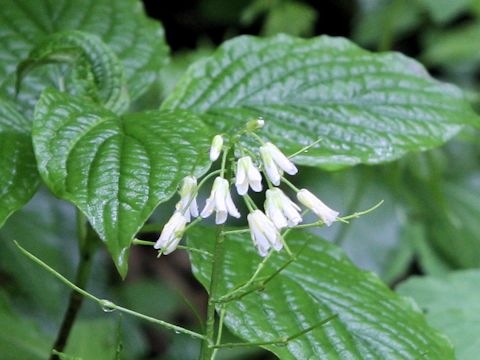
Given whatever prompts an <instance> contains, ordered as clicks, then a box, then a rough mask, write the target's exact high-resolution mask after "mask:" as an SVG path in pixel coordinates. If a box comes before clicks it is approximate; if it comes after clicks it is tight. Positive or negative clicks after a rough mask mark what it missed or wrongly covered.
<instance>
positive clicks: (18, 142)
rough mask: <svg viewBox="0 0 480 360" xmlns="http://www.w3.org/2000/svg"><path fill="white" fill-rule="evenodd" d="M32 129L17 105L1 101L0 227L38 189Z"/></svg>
mask: <svg viewBox="0 0 480 360" xmlns="http://www.w3.org/2000/svg"><path fill="white" fill-rule="evenodd" d="M30 129H31V125H30V123H29V121H28V120H27V119H26V118H24V117H23V116H22V115H21V114H20V113H18V111H17V110H16V109H15V107H14V105H13V104H11V103H10V102H8V101H7V100H4V99H1V98H0V227H1V226H2V225H3V223H4V222H5V220H6V219H7V218H8V217H9V216H10V214H12V212H14V211H15V210H17V209H18V208H20V207H22V206H23V205H25V203H26V202H27V201H28V200H29V199H30V198H31V197H32V196H33V194H34V193H35V191H36V189H37V187H38V183H39V177H38V173H37V169H36V163H35V156H34V155H33V149H32V139H31V135H30Z"/></svg>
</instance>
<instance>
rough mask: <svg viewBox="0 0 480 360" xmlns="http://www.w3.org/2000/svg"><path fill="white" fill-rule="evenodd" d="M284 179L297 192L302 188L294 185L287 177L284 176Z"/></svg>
mask: <svg viewBox="0 0 480 360" xmlns="http://www.w3.org/2000/svg"><path fill="white" fill-rule="evenodd" d="M282 181H283V182H284V183H285V184H287V185H288V186H289V187H290V188H291V189H292V190H293V191H295V192H296V193H297V192H299V191H300V189H299V188H298V187H296V186H295V185H293V184H292V183H291V182H290V181H288V180H287V179H286V178H284V177H283V176H282Z"/></svg>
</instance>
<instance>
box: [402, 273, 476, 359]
mask: <svg viewBox="0 0 480 360" xmlns="http://www.w3.org/2000/svg"><path fill="white" fill-rule="evenodd" d="M479 283H480V271H479V270H469V271H455V272H452V273H449V274H448V275H445V276H442V277H430V276H428V277H414V278H411V279H409V280H407V281H406V282H404V283H402V284H400V286H399V287H398V288H397V291H398V292H399V293H400V294H402V295H405V296H411V297H412V298H413V299H415V301H416V302H417V303H418V304H419V305H420V306H421V307H422V308H423V309H424V310H425V312H426V316H427V320H428V322H429V323H430V324H431V325H432V326H434V327H435V328H437V329H438V330H441V331H442V332H444V333H445V334H446V335H448V337H449V338H450V340H452V342H453V345H454V346H455V352H456V355H457V359H458V360H475V359H477V358H478V353H479V351H480V338H479V337H478V334H479V333H480V302H479V301H478V299H479V297H480V288H479V286H478V284H479Z"/></svg>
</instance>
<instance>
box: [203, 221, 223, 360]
mask: <svg viewBox="0 0 480 360" xmlns="http://www.w3.org/2000/svg"><path fill="white" fill-rule="evenodd" d="M224 239H225V236H224V235H223V226H221V227H220V229H219V232H218V234H217V239H216V241H215V250H214V253H213V262H212V276H211V278H210V290H209V298H208V306H207V322H206V331H205V337H204V341H203V342H202V348H201V351H200V360H211V359H212V355H213V345H214V341H215V339H214V337H215V305H216V303H215V301H214V299H216V298H217V289H218V284H219V282H220V275H221V270H222V264H223V255H224V254H223V252H224Z"/></svg>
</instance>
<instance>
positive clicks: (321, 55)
mask: <svg viewBox="0 0 480 360" xmlns="http://www.w3.org/2000/svg"><path fill="white" fill-rule="evenodd" d="M163 108H164V109H189V110H191V111H195V112H198V113H200V114H202V116H203V117H204V119H205V120H206V121H208V122H209V123H211V124H214V125H215V126H216V127H217V128H218V129H219V130H224V131H230V130H229V129H230V128H231V127H232V126H233V127H234V126H237V127H239V126H241V125H243V124H244V123H245V122H246V121H248V120H250V119H251V118H253V117H258V116H263V117H264V118H265V120H266V125H265V132H264V133H265V136H267V137H268V138H269V139H271V140H272V141H274V142H275V143H276V144H278V145H279V146H281V147H282V148H283V149H284V150H286V151H287V152H295V151H297V150H298V149H299V148H301V147H302V146H305V145H308V144H311V143H312V142H314V141H315V140H317V139H318V138H321V139H322V142H321V143H320V144H319V145H318V146H317V147H315V148H314V149H311V150H310V151H309V152H308V153H304V154H302V155H299V156H298V157H296V158H295V161H296V162H297V163H299V164H304V165H309V166H327V167H338V166H341V165H353V164H357V163H368V164H374V163H381V162H384V161H389V160H393V159H396V158H398V157H400V156H402V155H403V154H405V153H406V152H408V151H418V150H424V149H427V148H431V147H433V146H437V145H440V144H442V143H443V142H444V141H446V140H447V139H449V138H450V137H452V136H453V135H454V134H456V133H457V132H458V131H459V130H460V129H461V127H462V125H463V124H473V123H475V124H478V123H479V119H478V117H477V116H476V115H475V114H474V113H473V112H472V110H471V109H470V107H469V105H468V103H467V102H466V101H465V100H464V98H463V95H462V93H461V92H460V91H459V90H458V89H457V88H455V87H453V86H451V85H446V84H442V83H440V82H437V81H435V80H434V79H432V78H431V77H430V76H429V75H428V73H427V72H426V71H425V69H424V68H423V67H422V66H421V65H420V64H418V63H417V62H415V61H414V60H411V59H409V58H407V57H405V56H402V55H400V54H397V53H386V54H373V53H370V52H368V51H366V50H363V49H361V48H359V47H357V46H356V45H354V44H352V43H351V42H349V41H348V40H346V39H342V38H331V37H327V36H322V37H318V38H313V39H310V40H303V39H298V38H293V37H289V36H286V35H280V36H277V37H274V38H270V39H260V38H255V37H250V36H242V37H239V38H236V39H234V40H232V41H228V42H226V43H225V44H224V45H223V46H222V47H220V49H219V50H217V51H216V52H215V53H214V54H213V55H212V56H211V57H209V58H208V59H207V60H205V61H201V62H198V63H196V64H194V65H192V66H191V67H190V68H189V70H188V71H187V72H186V74H185V75H184V77H183V78H182V80H181V81H180V82H179V84H178V86H177V88H176V90H175V91H174V92H173V93H172V94H171V96H170V97H169V98H168V99H167V100H166V101H165V103H164V104H163Z"/></svg>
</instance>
